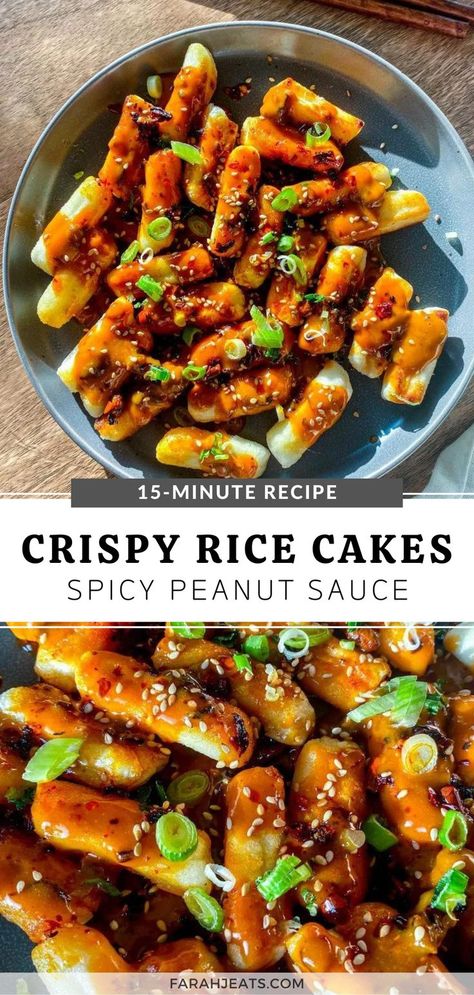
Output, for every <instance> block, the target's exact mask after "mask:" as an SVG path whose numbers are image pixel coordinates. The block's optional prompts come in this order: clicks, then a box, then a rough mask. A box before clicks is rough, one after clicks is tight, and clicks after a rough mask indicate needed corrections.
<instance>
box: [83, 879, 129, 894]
mask: <svg viewBox="0 0 474 995" xmlns="http://www.w3.org/2000/svg"><path fill="white" fill-rule="evenodd" d="M84 884H92V885H94V887H95V888H100V890H101V891H103V892H105V894H106V895H110V897H111V898H119V897H120V895H121V894H122V892H121V891H120V888H116V887H115V885H114V884H111V883H110V881H106V880H105V878H86V880H85V881H84Z"/></svg>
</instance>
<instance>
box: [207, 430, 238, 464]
mask: <svg viewBox="0 0 474 995" xmlns="http://www.w3.org/2000/svg"><path fill="white" fill-rule="evenodd" d="M221 443H222V432H216V434H215V436H214V441H213V444H212V446H211V448H210V449H203V450H202V451H201V452H200V453H199V462H200V463H204V460H205V459H208V458H209V457H210V456H212V457H213V458H214V459H215V460H218V461H222V460H228V459H230V457H229V454H228V453H226V452H225V451H224V449H223V448H222V445H221Z"/></svg>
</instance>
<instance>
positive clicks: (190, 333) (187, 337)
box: [181, 325, 201, 345]
mask: <svg viewBox="0 0 474 995" xmlns="http://www.w3.org/2000/svg"><path fill="white" fill-rule="evenodd" d="M200 331H201V329H200V328H194V327H193V325H187V327H186V328H184V329H183V331H182V333H181V335H182V338H183V342H186V345H191V342H192V341H193V338H194V336H195V335H199V333H200Z"/></svg>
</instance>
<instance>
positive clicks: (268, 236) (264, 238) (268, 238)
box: [260, 231, 278, 245]
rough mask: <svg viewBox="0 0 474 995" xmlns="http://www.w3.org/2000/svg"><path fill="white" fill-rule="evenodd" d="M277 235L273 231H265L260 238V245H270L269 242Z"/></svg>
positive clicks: (273, 240)
mask: <svg viewBox="0 0 474 995" xmlns="http://www.w3.org/2000/svg"><path fill="white" fill-rule="evenodd" d="M277 238H278V235H277V233H276V232H274V231H267V233H266V235H262V238H261V239H260V245H270V243H271V242H276V240H277Z"/></svg>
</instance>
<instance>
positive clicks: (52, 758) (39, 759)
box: [22, 736, 84, 784]
mask: <svg viewBox="0 0 474 995" xmlns="http://www.w3.org/2000/svg"><path fill="white" fill-rule="evenodd" d="M83 742H84V740H82V739H71V738H69V737H66V736H57V737H56V738H55V739H50V740H48V742H47V743H43V746H40V748H39V750H37V751H36V753H35V754H33V756H32V757H31V760H29V761H28V763H27V765H26V767H25V769H24V771H23V774H22V777H23V780H24V781H34V783H35V784H43V783H44V782H45V781H54V780H55V779H56V778H57V777H60V776H61V774H64V771H65V770H68V768H69V767H72V765H73V764H74V763H75V762H76V760H77V758H78V756H79V753H80V750H81V746H82V744H83Z"/></svg>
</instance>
